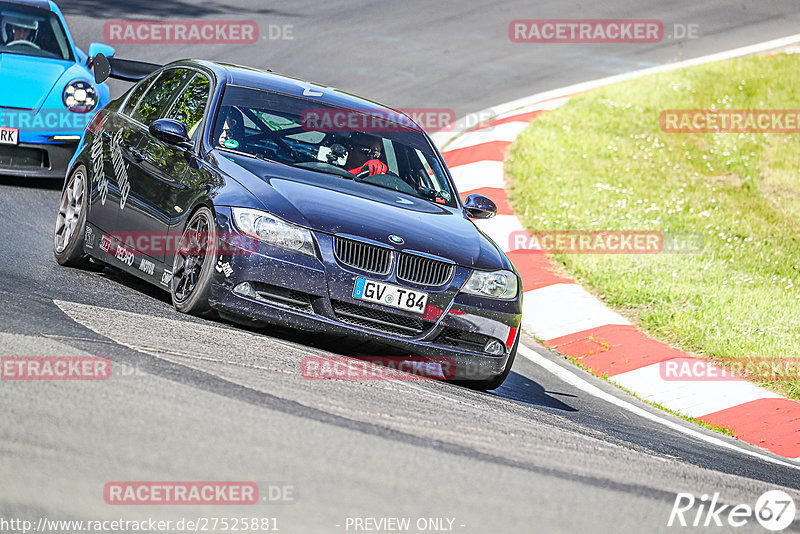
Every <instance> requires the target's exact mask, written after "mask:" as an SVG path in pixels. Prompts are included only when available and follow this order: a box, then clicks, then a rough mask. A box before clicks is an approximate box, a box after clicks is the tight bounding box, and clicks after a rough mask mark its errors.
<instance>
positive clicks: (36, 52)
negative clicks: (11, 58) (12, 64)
mask: <svg viewBox="0 0 800 534" xmlns="http://www.w3.org/2000/svg"><path fill="white" fill-rule="evenodd" d="M0 54H19V55H23V56H36V57H47V58H55V59H65V60H68V61H72V50H71V48H70V45H69V41H68V40H67V35H66V32H65V31H64V28H63V27H62V26H61V21H60V20H59V19H58V17H57V16H56V14H55V13H53V12H52V11H47V10H44V9H38V8H34V7H28V6H23V5H19V4H9V3H5V2H0Z"/></svg>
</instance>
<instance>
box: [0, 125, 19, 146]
mask: <svg viewBox="0 0 800 534" xmlns="http://www.w3.org/2000/svg"><path fill="white" fill-rule="evenodd" d="M18 143H19V129H18V128H0V145H16V144H18Z"/></svg>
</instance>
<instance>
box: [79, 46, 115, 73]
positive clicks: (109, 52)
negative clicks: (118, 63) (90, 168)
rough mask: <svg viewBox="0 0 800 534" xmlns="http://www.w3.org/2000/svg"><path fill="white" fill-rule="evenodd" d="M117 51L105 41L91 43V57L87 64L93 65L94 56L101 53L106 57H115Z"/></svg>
mask: <svg viewBox="0 0 800 534" xmlns="http://www.w3.org/2000/svg"><path fill="white" fill-rule="evenodd" d="M116 53H117V51H116V50H114V48H113V47H111V46H108V45H106V44H103V43H92V44H90V45H89V59H87V60H86V65H87V66H88V67H91V66H92V63H94V58H96V57H97V56H98V55H100V54H102V55H104V56H105V57H114V54H116Z"/></svg>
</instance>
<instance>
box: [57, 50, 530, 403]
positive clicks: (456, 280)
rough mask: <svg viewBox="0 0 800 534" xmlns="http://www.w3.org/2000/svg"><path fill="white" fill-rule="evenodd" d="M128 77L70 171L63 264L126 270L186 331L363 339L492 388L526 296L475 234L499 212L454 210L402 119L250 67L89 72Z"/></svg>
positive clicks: (60, 218)
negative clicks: (192, 319)
mask: <svg viewBox="0 0 800 534" xmlns="http://www.w3.org/2000/svg"><path fill="white" fill-rule="evenodd" d="M137 71H138V72H141V73H142V74H141V76H138V77H140V78H142V79H141V80H140V81H139V82H138V83H137V84H136V85H135V86H134V87H132V88H131V90H130V91H128V92H127V93H126V94H125V95H123V96H122V97H120V98H119V99H118V100H115V101H113V102H111V103H110V104H109V105H108V106H107V107H106V108H104V109H103V110H102V111H101V112H100V113H98V114H97V116H96V117H95V119H94V120H93V121H92V122H91V124H89V126H88V128H87V130H86V133H85V135H84V136H83V138H82V140H81V142H80V145H79V147H78V150H77V152H76V155H75V157H74V158H73V160H72V161H71V162H70V164H69V168H68V172H67V175H66V180H65V185H64V189H63V192H62V197H61V204H60V207H59V212H58V215H57V220H56V226H55V233H54V249H55V250H54V251H55V257H56V260H57V261H58V262H59V263H60V264H62V265H69V266H82V267H91V266H102V265H108V266H111V267H113V268H118V269H122V270H124V271H126V272H128V273H131V274H133V275H135V276H137V277H140V278H142V279H144V280H147V281H148V282H151V283H152V284H154V285H156V286H159V287H161V288H163V289H164V290H166V291H169V292H170V294H171V297H172V303H173V305H174V306H175V308H177V309H178V310H179V311H181V312H184V313H190V314H197V315H204V316H208V315H212V314H213V315H219V316H221V317H222V318H224V319H228V320H232V321H237V322H241V323H245V324H248V325H262V326H266V325H270V324H272V325H275V324H278V325H283V326H288V327H292V328H295V329H302V330H306V331H315V332H326V333H334V334H344V335H350V336H358V337H362V338H367V339H369V340H373V341H377V342H380V343H382V344H385V345H388V346H391V347H393V348H394V349H395V350H398V349H399V350H400V351H401V353H402V354H406V353H407V354H410V355H417V356H420V357H424V358H433V359H436V362H438V364H440V366H441V367H446V369H444V370H441V373H440V374H441V376H442V377H443V378H445V379H448V380H452V381H456V382H459V383H464V384H466V385H469V386H472V387H475V388H478V389H494V388H496V387H498V386H499V385H500V384H502V382H503V381H504V380H505V378H506V376H507V375H508V372H509V370H510V368H511V365H512V362H513V361H514V356H515V354H516V349H517V344H518V343H519V336H520V331H519V326H520V320H521V310H522V291H521V283H520V278H519V275H518V273H517V272H516V270H515V269H514V267H513V265H512V264H511V262H510V261H509V260H508V258H507V257H506V256H505V255H504V254H503V252H502V251H501V249H500V248H499V247H498V246H497V245H496V244H495V243H494V242H493V241H492V240H491V239H489V238H488V237H487V236H486V235H484V234H483V233H481V231H480V230H479V229H478V228H477V227H476V226H475V224H474V223H473V222H472V221H471V220H470V219H474V218H489V217H492V216H494V215H495V214H496V211H497V208H496V206H495V205H494V204H493V203H492V201H491V200H490V199H488V198H486V197H483V196H480V195H470V196H469V197H467V199H466V200H465V201H463V202H462V200H461V199H460V198H459V195H458V193H457V191H456V188H455V186H454V184H453V180H452V177H451V176H450V173H449V171H448V169H447V167H446V165H445V163H444V160H443V158H442V156H441V154H440V153H439V152H438V150H437V149H436V147H435V146H434V144H433V143H432V141H431V139H430V138H429V136H428V135H427V134H426V133H425V132H424V131H423V130H422V129H421V128H420V127H419V126H418V125H416V124H415V123H414V122H413V121H412V120H411V119H410V118H409V117H408V116H406V115H404V114H402V113H400V112H398V111H395V110H393V109H390V108H386V107H384V106H381V105H379V104H376V103H374V102H371V101H368V100H364V99H362V98H358V97H355V96H352V95H350V94H347V93H344V92H342V91H339V90H336V89H333V88H329V87H325V86H321V85H317V84H312V83H308V82H304V81H301V80H298V79H295V78H291V77H288V76H282V75H279V74H275V73H271V72H263V71H258V70H254V69H250V68H246V67H237V66H232V65H223V64H219V63H213V62H208V61H200V60H187V61H179V62H175V63H172V64H169V65H167V66H164V67H158V68H157V67H156V66H151V68H148V66H147V65H146V64H139V65H137V64H136V63H135V62H129V61H125V60H120V59H109V60H105V58H103V57H100V58H98V59H97V61H96V62H95V72H96V74H97V76H98V79H104V77H105V76H108V75H109V74H110V75H111V76H117V77H121V78H125V79H132V78H135V77H137V76H136V72H137ZM150 71H152V72H150ZM147 72H150V74H146V73H147Z"/></svg>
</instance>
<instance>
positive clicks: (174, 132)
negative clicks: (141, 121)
mask: <svg viewBox="0 0 800 534" xmlns="http://www.w3.org/2000/svg"><path fill="white" fill-rule="evenodd" d="M149 130H150V135H152V136H153V137H155V138H156V139H160V140H161V141H164V142H165V143H169V144H170V145H175V146H179V147H181V148H192V140H191V139H189V132H188V130H187V129H186V125H185V124H184V123H182V122H181V121H176V120H175V119H158V120H157V121H155V122H153V124H151V125H150V128H149Z"/></svg>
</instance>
